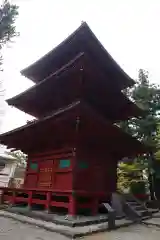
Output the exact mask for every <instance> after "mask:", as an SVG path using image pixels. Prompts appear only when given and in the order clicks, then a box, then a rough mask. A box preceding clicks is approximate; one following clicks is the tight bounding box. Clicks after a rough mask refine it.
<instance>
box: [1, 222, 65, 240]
mask: <svg viewBox="0 0 160 240" xmlns="http://www.w3.org/2000/svg"><path fill="white" fill-rule="evenodd" d="M0 240H68V238H67V237H65V236H62V235H60V234H56V233H53V232H49V231H46V230H44V229H43V228H38V227H36V226H32V225H29V224H24V223H21V222H19V221H16V220H13V219H10V218H4V217H0Z"/></svg>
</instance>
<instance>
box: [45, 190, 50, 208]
mask: <svg viewBox="0 0 160 240" xmlns="http://www.w3.org/2000/svg"><path fill="white" fill-rule="evenodd" d="M50 202H51V192H47V196H46V205H45V208H46V212H47V213H49V212H50Z"/></svg>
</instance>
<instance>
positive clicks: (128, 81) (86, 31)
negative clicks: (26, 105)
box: [21, 22, 135, 89]
mask: <svg viewBox="0 0 160 240" xmlns="http://www.w3.org/2000/svg"><path fill="white" fill-rule="evenodd" d="M82 34H83V35H86V36H87V39H90V40H89V42H91V40H93V41H94V42H96V45H97V47H98V51H101V55H103V56H101V61H103V62H104V65H105V64H106V59H104V57H105V58H107V59H108V60H109V61H110V62H111V64H112V65H114V67H115V69H116V71H118V72H119V74H120V75H121V78H123V81H124V82H123V85H124V86H123V87H122V88H123V89H124V88H126V87H131V86H132V85H134V84H135V82H134V80H133V79H132V78H130V77H129V76H128V75H127V74H126V73H125V72H124V71H123V69H122V68H121V67H120V66H119V65H118V63H117V62H116V61H115V60H114V59H113V58H112V56H111V55H110V54H109V53H108V52H107V50H106V49H105V48H104V47H103V45H102V44H101V43H100V41H99V40H98V39H97V37H96V36H95V35H94V33H93V32H92V31H91V29H90V28H89V26H88V24H87V23H86V22H83V23H82V24H81V26H80V27H79V28H77V29H76V30H75V31H74V32H73V33H72V34H71V35H70V36H69V37H67V38H66V39H65V40H64V41H63V42H61V43H60V44H59V45H58V46H57V47H55V48H54V49H52V50H51V51H50V52H48V53H47V54H45V55H44V56H43V57H41V58H40V59H39V60H37V61H36V62H34V63H33V64H31V65H30V66H28V67H26V68H25V69H23V70H22V71H21V74H22V75H24V76H25V77H28V78H30V79H31V80H32V81H34V82H35V83H37V82H39V81H41V80H43V79H41V80H38V79H36V78H34V77H33V75H34V74H33V73H34V72H36V71H37V70H36V69H37V68H38V66H39V65H40V64H41V63H42V62H45V61H47V59H48V58H49V57H51V56H52V58H55V59H54V61H56V57H57V55H58V54H59V53H60V52H61V51H62V48H63V47H64V46H65V47H66V48H67V45H68V44H69V43H70V42H71V41H72V40H73V39H74V38H79V36H80V35H82ZM85 39H86V38H85ZM99 55H100V54H99ZM106 65H107V64H106ZM119 80H120V79H119Z"/></svg>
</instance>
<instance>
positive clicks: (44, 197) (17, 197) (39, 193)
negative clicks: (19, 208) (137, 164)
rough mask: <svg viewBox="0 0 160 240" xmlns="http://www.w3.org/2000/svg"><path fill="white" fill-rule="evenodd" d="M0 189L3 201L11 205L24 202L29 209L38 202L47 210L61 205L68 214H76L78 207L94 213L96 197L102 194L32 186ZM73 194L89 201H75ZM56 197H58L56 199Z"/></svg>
mask: <svg viewBox="0 0 160 240" xmlns="http://www.w3.org/2000/svg"><path fill="white" fill-rule="evenodd" d="M0 191H1V192H2V201H3V203H8V204H9V205H11V206H12V205H15V204H20V203H25V204H26V205H27V206H28V208H29V209H30V208H32V205H33V204H40V205H43V206H44V207H45V209H46V210H47V211H49V210H50V208H51V207H57V208H58V207H61V208H66V209H68V214H70V215H76V213H77V209H78V208H83V209H84V208H88V209H91V212H92V214H93V215H94V214H96V213H97V211H98V197H99V196H101V195H103V193H98V194H95V193H93V194H91V193H89V192H86V191H76V192H73V191H71V190H70V191H61V190H52V189H41V190H39V189H34V188H30V189H24V188H0ZM75 195H76V196H78V197H89V198H90V199H91V201H89V202H82V203H80V202H77V200H76V197H75ZM91 195H92V196H91ZM57 197H59V199H58V200H57ZM64 198H65V200H64Z"/></svg>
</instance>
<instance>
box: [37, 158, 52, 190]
mask: <svg viewBox="0 0 160 240" xmlns="http://www.w3.org/2000/svg"><path fill="white" fill-rule="evenodd" d="M53 169H54V161H53V160H44V161H42V162H41V163H40V165H39V177H38V187H39V188H43V189H45V188H53V184H54V183H53V180H54V178H53Z"/></svg>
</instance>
